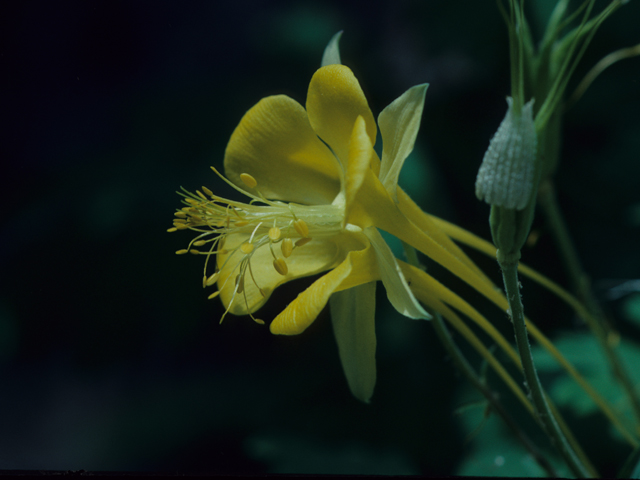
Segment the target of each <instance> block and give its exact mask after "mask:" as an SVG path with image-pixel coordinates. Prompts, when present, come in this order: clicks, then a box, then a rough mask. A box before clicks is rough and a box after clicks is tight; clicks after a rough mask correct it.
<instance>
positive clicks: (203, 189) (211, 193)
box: [202, 185, 213, 197]
mask: <svg viewBox="0 0 640 480" xmlns="http://www.w3.org/2000/svg"><path fill="white" fill-rule="evenodd" d="M202 191H203V192H204V193H206V194H207V195H209V196H210V197H213V192H212V191H211V190H209V189H208V188H207V187H205V186H204V185H203V186H202Z"/></svg>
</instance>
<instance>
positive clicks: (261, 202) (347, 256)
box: [170, 64, 493, 401]
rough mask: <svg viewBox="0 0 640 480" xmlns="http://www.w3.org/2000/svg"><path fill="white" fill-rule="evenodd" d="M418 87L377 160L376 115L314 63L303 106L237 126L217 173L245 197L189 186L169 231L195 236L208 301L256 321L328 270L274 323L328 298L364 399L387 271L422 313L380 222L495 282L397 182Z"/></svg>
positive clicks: (391, 285)
mask: <svg viewBox="0 0 640 480" xmlns="http://www.w3.org/2000/svg"><path fill="white" fill-rule="evenodd" d="M426 89H427V85H426V84H425V85H418V86H416V87H413V88H411V89H409V90H408V91H407V92H405V93H404V94H403V95H402V96H401V97H399V98H398V99H397V100H395V101H394V102H393V103H392V104H390V105H389V106H388V107H387V108H385V109H384V110H383V111H382V113H381V114H380V116H379V117H378V125H379V127H380V133H381V135H382V140H383V142H382V143H383V150H382V160H380V158H379V157H378V155H377V154H376V152H375V151H374V149H373V145H374V144H375V141H376V135H377V128H376V123H375V120H374V117H373V114H372V113H371V110H370V109H369V106H368V103H367V100H366V98H365V96H364V93H363V91H362V89H361V88H360V84H359V83H358V81H357V80H356V78H355V76H354V75H353V73H352V72H351V70H350V69H349V68H348V67H346V66H344V65H340V64H331V65H325V66H323V67H321V68H320V69H319V70H318V71H316V73H315V74H314V75H313V78H312V79H311V82H310V85H309V90H308V94H307V102H306V110H305V108H303V107H302V106H301V105H300V104H299V103H297V102H296V101H295V100H292V99H291V98H289V97H287V96H285V95H277V96H271V97H267V98H264V99H262V100H261V101H260V102H258V104H256V105H255V106H254V107H253V108H251V109H250V110H249V111H248V112H247V113H246V114H245V115H244V117H243V118H242V120H241V121H240V124H239V125H238V127H237V128H236V130H235V131H234V132H233V134H232V136H231V139H230V141H229V144H228V146H227V150H226V154H225V158H224V167H225V173H226V175H227V177H228V180H227V179H225V181H227V182H228V183H229V184H230V185H232V186H233V187H234V188H235V189H236V190H238V191H240V192H241V193H242V194H244V195H245V196H246V197H248V198H249V199H250V201H248V202H247V203H244V202H237V201H232V200H227V199H224V198H221V197H219V196H217V195H215V194H214V193H213V192H211V191H210V190H209V189H206V188H205V187H203V192H204V193H202V192H200V191H197V192H196V194H190V193H188V192H186V193H185V198H186V199H185V204H186V206H185V207H184V208H182V209H181V210H179V211H178V212H177V213H176V216H177V218H176V219H175V223H174V227H173V228H172V229H170V231H173V230H181V229H187V228H189V229H191V230H194V231H197V232H200V235H199V236H198V237H196V238H195V239H194V240H193V241H192V242H191V244H190V245H189V248H188V249H185V250H181V251H179V252H178V253H186V252H187V251H191V252H192V253H198V254H203V255H207V262H205V275H204V278H203V285H204V286H212V285H214V284H217V287H218V290H217V291H216V292H214V293H213V294H211V295H210V297H209V298H213V297H216V296H218V295H219V296H220V298H221V300H222V302H223V304H224V305H225V307H226V312H225V315H226V313H227V312H231V313H232V314H234V315H246V314H249V315H251V316H252V318H254V320H256V321H257V322H258V323H264V322H263V321H262V320H259V319H255V317H253V313H254V312H255V311H257V310H258V309H259V308H260V307H261V306H262V305H263V304H264V303H265V302H266V301H267V300H268V298H269V296H270V295H271V293H272V292H273V290H275V288H277V287H278V286H279V285H282V284H283V283H286V282H289V281H291V280H294V279H297V278H301V277H305V276H310V275H315V274H318V273H321V272H327V273H325V274H324V275H323V276H321V277H320V278H318V279H317V280H316V281H315V282H314V283H313V284H312V285H311V286H310V287H309V288H307V289H306V290H305V291H303V292H302V293H300V294H299V296H298V297H297V298H296V299H295V300H294V301H293V302H291V304H289V305H288V306H287V307H286V308H285V310H284V311H283V312H281V313H280V314H279V315H278V316H277V317H276V318H275V319H274V320H273V322H272V323H271V325H270V330H271V332H272V333H274V334H284V335H295V334H298V333H301V332H303V331H304V330H305V329H306V328H307V327H308V326H309V325H310V324H311V323H312V322H313V321H314V320H315V319H316V317H317V316H318V314H319V313H320V312H321V311H322V309H323V308H324V307H325V306H326V304H327V303H328V302H329V303H330V307H331V316H332V322H333V326H334V331H335V335H336V340H337V343H338V348H339V353H340V358H341V361H342V364H343V367H344V370H345V374H346V376H347V380H348V382H349V386H350V388H351V390H352V392H353V393H354V395H355V396H356V397H358V398H360V399H362V400H364V401H368V400H369V398H370V397H371V395H372V393H373V387H374V385H375V378H376V368H375V348H376V338H375V327H374V313H375V285H376V281H377V280H382V283H383V285H384V287H385V289H386V292H387V297H388V298H389V300H390V302H391V303H392V305H393V306H394V307H395V308H396V309H397V310H398V311H399V312H400V313H401V314H403V315H405V316H407V317H410V318H416V319H417V318H423V319H428V318H430V316H429V314H428V313H427V312H426V311H425V310H424V309H423V308H422V306H421V305H420V304H419V303H418V301H417V300H416V298H415V296H414V294H413V292H412V290H411V288H409V285H408V284H407V281H406V279H405V277H404V275H403V272H402V269H401V267H400V265H399V264H398V261H397V260H396V258H395V257H394V256H393V254H392V252H391V250H390V248H389V247H388V245H387V244H386V243H385V241H384V240H383V239H382V236H381V235H380V233H379V231H378V228H379V229H382V230H385V231H387V232H389V233H391V234H392V235H395V236H397V237H398V238H400V239H401V240H403V241H405V242H406V243H408V244H409V245H411V246H413V247H415V248H417V249H418V250H420V251H421V252H423V253H425V254H426V255H429V256H431V257H432V258H434V259H435V260H436V261H438V262H439V263H441V264H442V265H444V266H445V267H446V268H448V269H450V270H451V271H452V272H453V273H455V274H456V275H458V276H461V277H463V278H465V280H466V281H467V282H469V283H470V284H472V285H473V286H475V287H476V288H478V289H479V290H481V291H482V289H486V288H490V289H492V288H493V287H492V286H491V283H490V282H488V281H487V280H486V277H484V275H483V274H482V273H481V272H480V271H479V270H478V269H477V267H476V266H475V265H474V264H473V263H472V262H471V261H470V260H469V259H468V258H467V257H466V256H465V255H464V254H463V253H462V252H461V251H460V250H459V249H458V247H457V246H455V244H453V242H452V241H451V240H450V239H449V237H448V236H447V235H446V234H444V233H443V231H442V230H440V229H439V228H437V227H436V226H435V224H434V223H433V222H432V221H431V220H430V219H429V217H428V216H427V215H426V214H424V212H422V211H421V210H420V209H419V208H418V207H417V206H416V205H415V204H414V203H413V202H412V201H411V199H410V198H409V197H408V196H407V195H406V194H405V193H404V192H403V191H402V190H401V189H399V188H398V185H397V182H398V176H399V173H400V169H401V168H402V165H403V163H404V161H405V159H406V158H407V157H408V155H409V154H410V153H411V151H412V149H413V145H414V142H415V138H416V135H417V132H418V129H419V125H420V118H421V116H422V109H423V104H424V97H425V93H426ZM216 173H217V171H216ZM220 176H221V175H220ZM221 177H222V176H221ZM222 178H223V179H224V177H222ZM203 246H205V247H206V248H205V249H204V250H200V249H199V247H203ZM193 247H197V249H194V248H193ZM194 250H195V251H194ZM211 255H216V260H215V261H216V265H215V269H214V272H213V273H208V271H207V268H208V266H209V258H210V256H211ZM223 318H224V317H223ZM221 321H222V320H221Z"/></svg>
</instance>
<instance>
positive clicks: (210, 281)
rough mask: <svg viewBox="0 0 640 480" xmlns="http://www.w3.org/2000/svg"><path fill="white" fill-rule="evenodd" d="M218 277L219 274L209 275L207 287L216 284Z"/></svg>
mask: <svg viewBox="0 0 640 480" xmlns="http://www.w3.org/2000/svg"><path fill="white" fill-rule="evenodd" d="M219 276H220V272H217V273H214V274H213V275H211V276H210V277H209V278H208V279H207V282H206V285H207V287H210V286H211V285H213V284H214V283H216V282H217V281H218V277H219Z"/></svg>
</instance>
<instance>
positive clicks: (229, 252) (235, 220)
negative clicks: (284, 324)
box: [168, 169, 344, 323]
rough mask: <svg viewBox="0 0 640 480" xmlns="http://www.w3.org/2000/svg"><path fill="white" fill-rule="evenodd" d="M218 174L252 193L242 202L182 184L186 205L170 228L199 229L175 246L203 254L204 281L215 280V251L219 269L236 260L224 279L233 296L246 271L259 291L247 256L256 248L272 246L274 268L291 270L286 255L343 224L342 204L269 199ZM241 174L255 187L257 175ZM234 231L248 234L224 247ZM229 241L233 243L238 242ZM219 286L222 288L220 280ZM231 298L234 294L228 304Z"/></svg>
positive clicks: (241, 285)
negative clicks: (212, 264) (230, 283)
mask: <svg viewBox="0 0 640 480" xmlns="http://www.w3.org/2000/svg"><path fill="white" fill-rule="evenodd" d="M214 171H215V169H214ZM216 173H218V172H217V171H216ZM218 175H220V174H219V173H218ZM220 176H221V177H222V175H220ZM222 178H223V179H224V180H225V181H226V182H227V183H229V184H230V185H231V186H233V187H234V188H235V189H236V190H238V191H240V192H241V193H243V194H244V195H246V196H248V197H250V198H251V201H250V202H249V203H243V202H237V201H233V200H228V199H226V198H222V197H219V196H217V195H215V194H214V193H213V192H212V191H211V190H209V189H208V188H206V187H202V191H200V190H196V193H195V194H194V193H191V192H188V191H187V190H184V189H183V192H178V193H179V194H180V195H182V196H183V197H184V199H183V201H182V203H184V204H185V207H183V208H181V209H180V210H178V211H176V213H175V218H174V220H173V227H172V228H170V229H169V230H168V231H169V232H175V231H177V230H186V229H189V230H193V231H195V232H199V235H198V236H197V237H196V238H194V239H193V240H192V241H191V242H190V243H189V246H188V247H187V248H186V249H182V250H178V251H177V252H176V253H177V254H178V255H181V254H184V253H192V254H194V255H206V257H207V258H206V261H205V265H204V277H203V280H202V284H203V287H208V286H212V285H214V284H215V283H216V282H217V281H218V279H219V276H220V271H219V270H218V269H217V268H216V269H215V271H214V273H213V274H211V275H207V266H208V263H209V258H210V257H211V256H212V255H215V254H223V255H225V262H224V264H223V265H221V266H220V270H222V269H223V268H225V266H226V265H227V263H228V262H233V263H234V265H233V268H232V269H231V272H232V274H231V275H229V276H228V277H227V278H226V279H223V280H224V282H225V283H226V282H228V281H234V282H235V287H234V294H233V298H234V299H235V297H236V295H237V294H240V295H242V294H243V292H244V284H245V280H246V273H247V271H248V272H249V274H250V275H249V276H250V278H251V281H253V282H254V283H255V284H256V287H257V288H258V290H259V291H260V293H262V290H261V289H260V286H259V285H258V282H257V281H256V279H255V278H254V277H253V273H252V272H251V258H252V257H253V255H254V254H255V253H256V252H257V251H258V250H259V249H260V248H263V247H264V248H269V249H270V250H271V254H272V255H273V268H274V269H275V270H276V272H278V273H279V274H280V275H283V276H284V275H287V273H288V271H289V269H288V267H287V260H286V259H287V258H289V257H290V256H291V255H295V250H296V249H297V248H301V247H303V246H304V245H306V244H307V243H309V242H310V241H311V239H312V238H322V237H327V236H333V235H336V234H337V233H339V232H340V231H342V229H343V219H344V209H343V208H342V207H340V206H336V205H299V204H293V203H284V202H278V201H271V200H267V199H266V198H264V197H262V196H261V195H260V194H259V193H258V195H260V196H255V195H252V194H251V193H249V192H247V191H245V190H243V189H241V188H238V187H237V186H235V185H233V184H231V182H229V181H228V180H227V179H226V178H224V177H222ZM240 178H241V180H242V181H243V183H245V185H247V186H248V187H249V188H252V189H253V188H255V187H256V186H257V182H256V180H255V179H254V178H253V177H252V176H251V175H249V174H246V173H243V174H242V175H241V176H240ZM203 192H204V193H203ZM232 234H234V235H235V234H240V235H242V236H244V237H246V240H245V241H244V242H241V243H240V244H238V245H236V246H234V247H232V248H231V249H227V248H225V243H226V242H225V239H226V238H227V237H228V236H229V235H232ZM236 238H237V237H236ZM233 243H234V244H237V242H233ZM195 247H197V248H195ZM200 247H208V249H207V250H206V251H203V250H201V249H200ZM278 247H279V248H278ZM307 248H309V247H307ZM278 250H279V252H278ZM223 286H224V285H223ZM220 288H221V289H222V286H221V287H220ZM219 293H220V292H219V291H216V292H214V293H213V294H211V295H210V296H209V298H215V297H216V296H218V295H219ZM263 295H264V294H263ZM245 301H246V298H245ZM232 303H233V300H232V301H231V302H230V305H229V308H230V306H231V304H232ZM229 308H227V312H228V310H229ZM225 315H226V312H225ZM223 318H224V316H223ZM252 318H253V316H252ZM254 320H255V321H256V322H258V323H264V322H262V320H257V319H255V318H254Z"/></svg>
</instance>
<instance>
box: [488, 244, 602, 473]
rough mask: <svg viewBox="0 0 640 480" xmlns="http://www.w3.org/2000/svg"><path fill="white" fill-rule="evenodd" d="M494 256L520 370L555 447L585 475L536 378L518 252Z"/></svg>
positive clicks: (572, 467)
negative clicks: (498, 267)
mask: <svg viewBox="0 0 640 480" xmlns="http://www.w3.org/2000/svg"><path fill="white" fill-rule="evenodd" d="M497 257H498V262H499V263H500V267H501V269H502V278H503V280H504V287H505V291H506V294H507V300H508V301H509V310H510V316H511V320H512V323H513V329H514V332H515V336H516V345H517V346H518V352H519V353H520V359H521V361H522V370H523V373H524V377H525V380H526V382H527V387H528V389H529V392H530V394H531V400H532V401H533V405H534V407H535V409H536V413H537V416H538V418H539V420H540V422H541V424H542V426H543V428H544V429H545V431H546V433H547V435H548V436H549V437H550V439H551V442H552V443H553V445H554V447H555V448H556V449H558V451H559V452H560V454H561V455H562V457H563V458H564V459H565V461H566V462H567V465H568V466H569V468H570V469H571V471H572V472H573V473H574V475H576V476H577V477H588V476H589V473H588V471H587V469H586V468H585V466H584V465H583V464H582V463H581V462H580V460H579V459H578V457H577V456H576V454H575V452H574V451H573V450H572V448H571V446H570V445H569V442H568V441H567V439H566V438H565V436H564V434H563V433H562V430H561V429H560V427H559V425H558V423H557V421H556V419H555V417H554V416H553V414H552V413H551V410H550V408H549V404H548V403H547V400H546V398H545V394H544V391H543V389H542V385H541V383H540V379H539V378H538V373H537V372H536V367H535V365H534V362H533V355H532V354H531V346H530V345H529V337H528V334H527V326H526V324H525V319H524V308H523V306H522V300H521V298H520V282H519V281H518V260H519V258H520V252H519V251H518V252H517V253H516V254H503V253H502V252H501V251H500V250H498V252H497Z"/></svg>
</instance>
